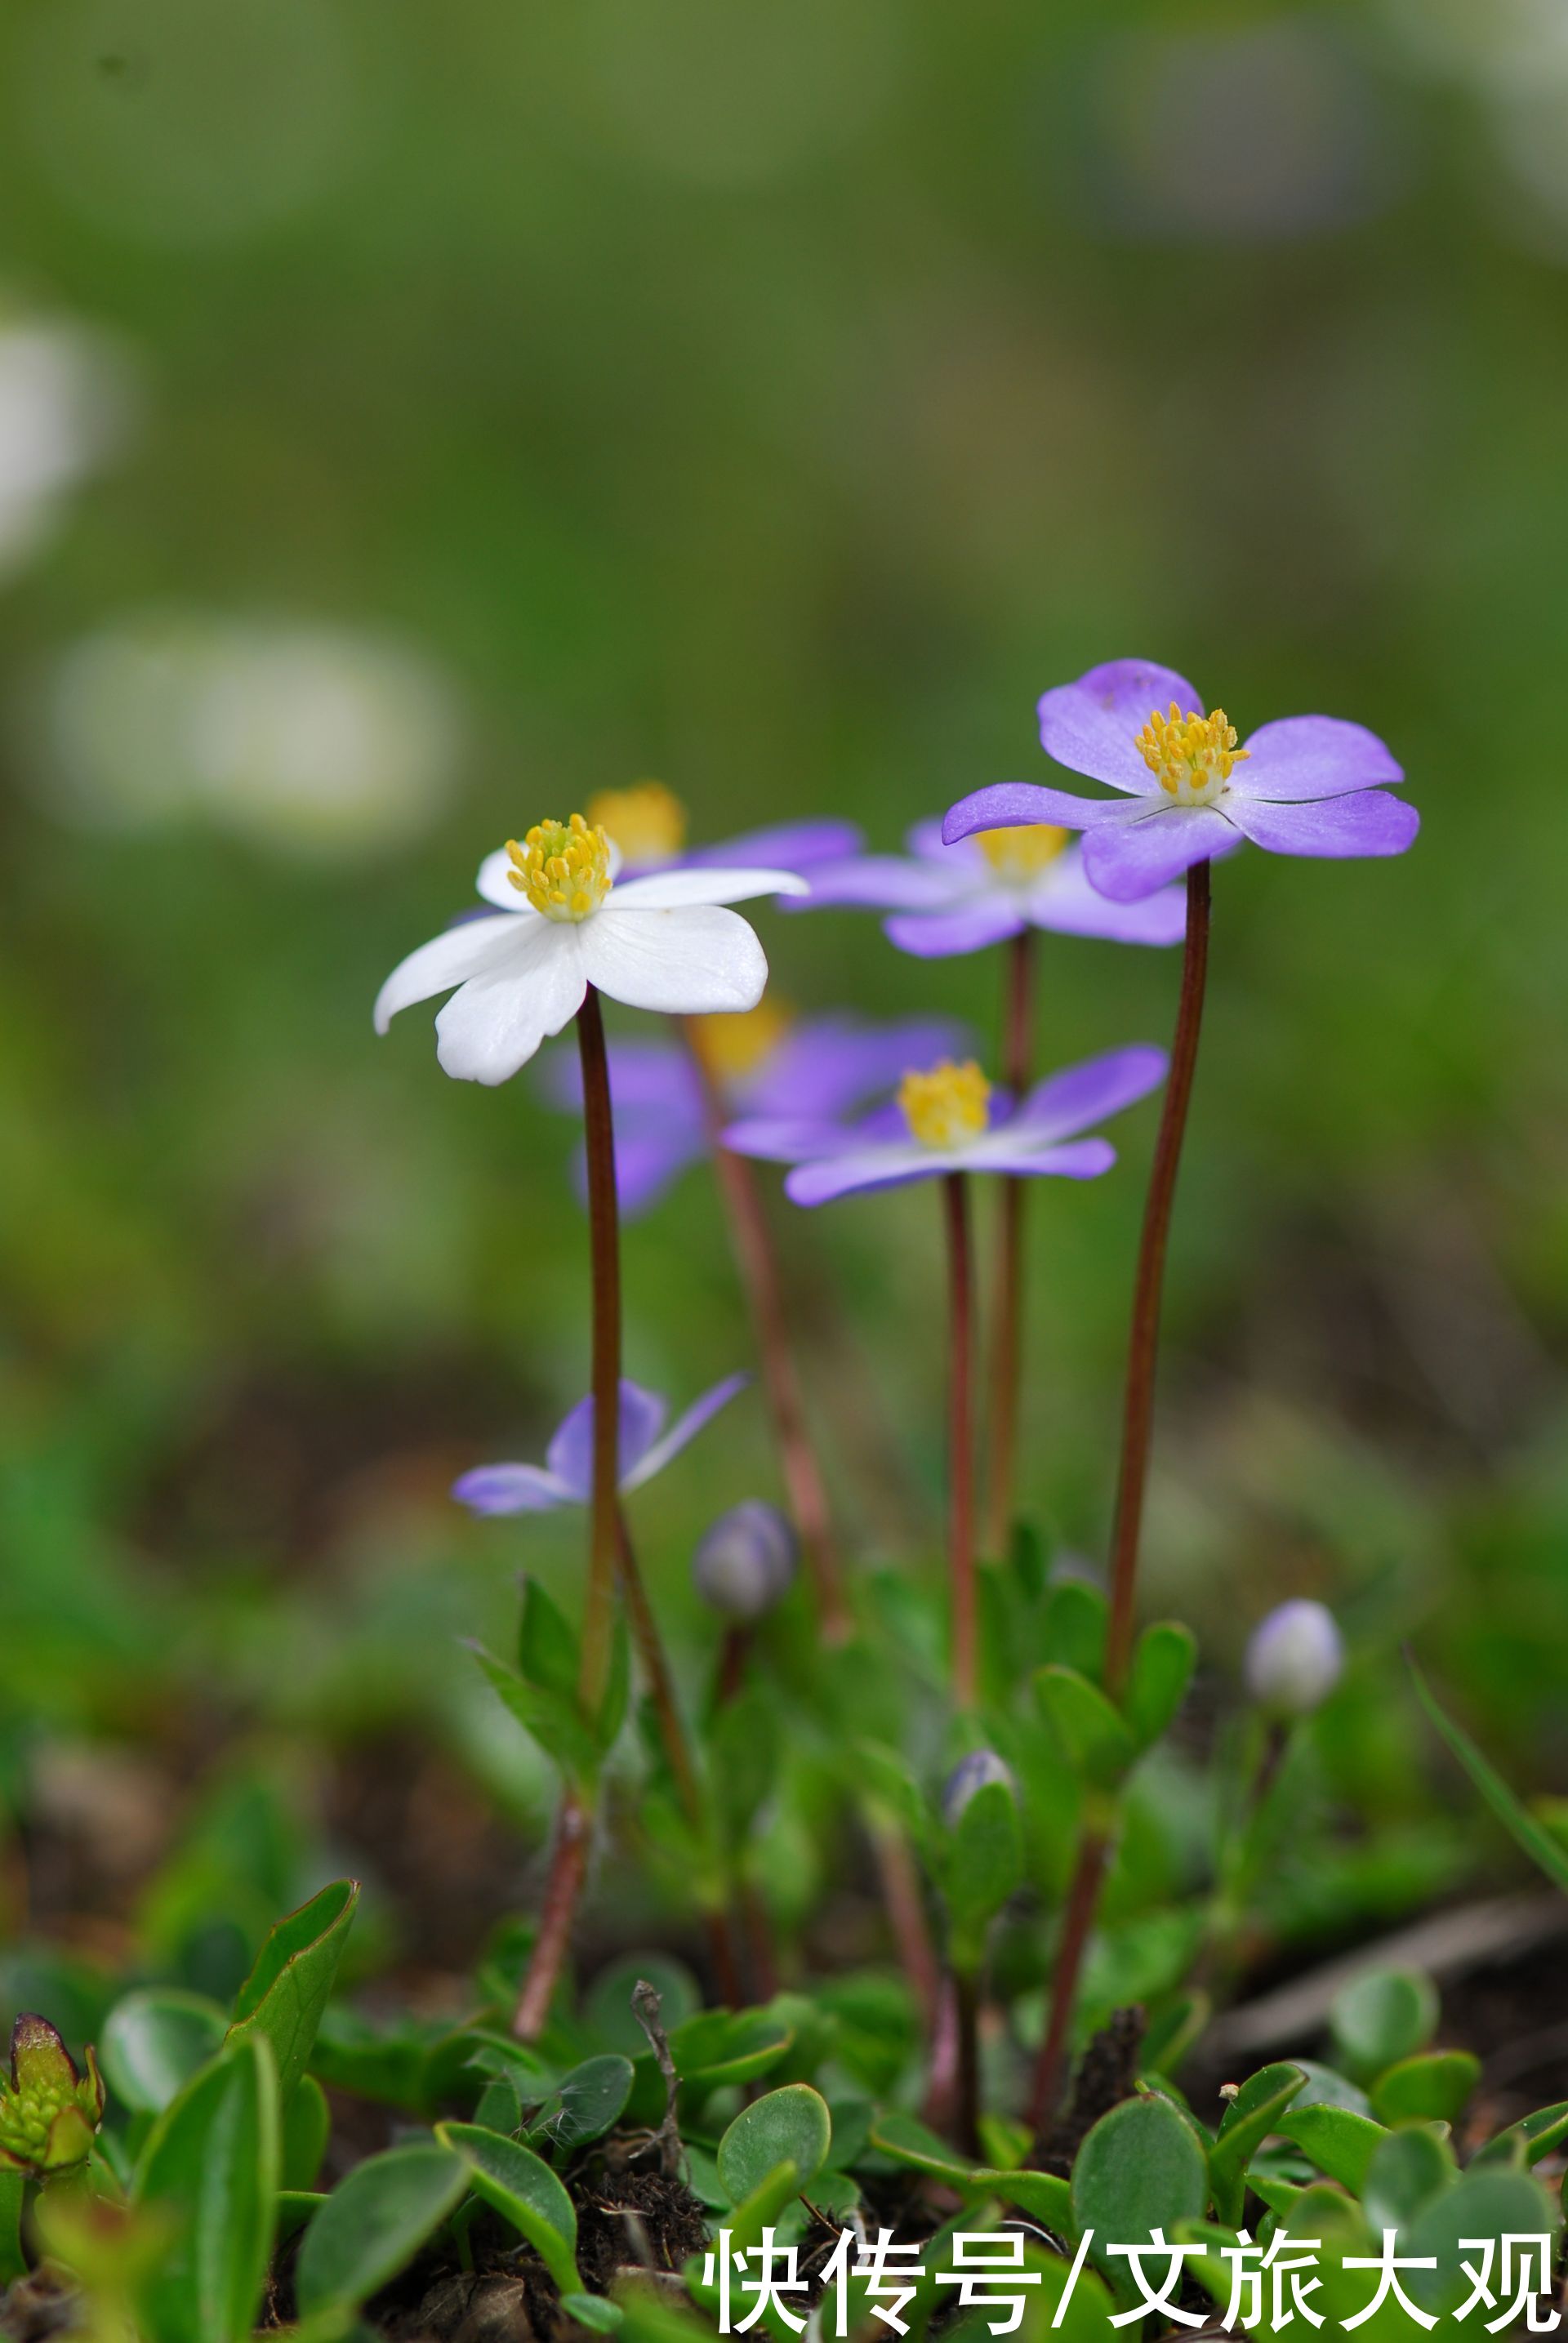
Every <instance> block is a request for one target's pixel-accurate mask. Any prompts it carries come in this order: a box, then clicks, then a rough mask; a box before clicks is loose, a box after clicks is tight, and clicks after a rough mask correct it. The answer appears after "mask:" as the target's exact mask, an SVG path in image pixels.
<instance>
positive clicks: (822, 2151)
mask: <svg viewBox="0 0 1568 2343" xmlns="http://www.w3.org/2000/svg"><path fill="white" fill-rule="evenodd" d="M832 2144H833V2120H832V2117H831V2116H830V2115H829V2111H828V2102H827V2101H826V2099H824V2098H823V2097H822V2095H821V2093H820V2092H819V2091H814V2090H813V2089H812V2088H811V2087H810V2085H809V2083H786V2084H785V2085H784V2087H783V2088H782V2089H781V2090H777V2091H768V2092H765V2093H764V2094H763V2096H762V2097H761V2098H759V2099H753V2101H752V2102H751V2105H750V2106H749V2107H742V2109H741V2111H740V2113H739V2115H738V2116H737V2117H736V2118H735V2120H734V2122H733V2123H732V2124H730V2125H729V2128H728V2129H727V2130H726V2132H725V2134H724V2137H723V2138H722V2139H721V2140H720V2141H719V2179H720V2180H721V2181H722V2182H723V2184H724V2186H725V2187H726V2188H727V2189H728V2191H729V2197H730V2201H731V2202H732V2203H734V2204H737V2205H739V2204H740V2203H741V2202H742V2201H743V2200H744V2199H745V2198H746V2197H749V2196H750V2195H751V2194H752V2193H753V2191H754V2190H756V2189H758V2188H759V2187H761V2186H762V2185H763V2183H764V2182H765V2181H766V2180H767V2178H768V2176H769V2173H770V2172H773V2171H776V2170H777V2169H778V2167H779V2166H780V2165H782V2164H786V2163H789V2164H792V2165H793V2166H794V2167H795V2170H796V2172H797V2173H798V2174H799V2184H798V2185H799V2187H800V2188H801V2189H803V2190H804V2189H809V2187H810V2186H811V2183H812V2182H813V2180H815V2178H816V2177H817V2175H818V2173H819V2171H820V2170H821V2168H822V2167H823V2166H824V2165H825V2164H826V2163H827V2161H828V2157H829V2154H830V2152H831V2149H832Z"/></svg>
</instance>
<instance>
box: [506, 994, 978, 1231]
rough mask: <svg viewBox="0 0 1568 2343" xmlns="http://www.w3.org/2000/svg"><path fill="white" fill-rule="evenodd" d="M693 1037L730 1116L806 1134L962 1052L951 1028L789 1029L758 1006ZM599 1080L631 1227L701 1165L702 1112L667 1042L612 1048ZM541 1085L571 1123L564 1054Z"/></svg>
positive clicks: (853, 1022) (921, 1020) (573, 1082)
mask: <svg viewBox="0 0 1568 2343" xmlns="http://www.w3.org/2000/svg"><path fill="white" fill-rule="evenodd" d="M693 1026H694V1030H695V1033H696V1037H697V1041H698V1046H699V1048H701V1049H704V1050H706V1051H708V1052H709V1065H710V1067H711V1068H712V1071H713V1072H714V1074H715V1075H716V1077H717V1079H718V1081H719V1085H720V1087H721V1089H722V1091H723V1094H724V1097H725V1100H726V1102H727V1104H728V1105H729V1108H730V1110H731V1111H735V1112H744V1113H746V1114H748V1115H749V1116H757V1117H762V1118H764V1119H766V1120H768V1121H785V1122H788V1123H789V1124H791V1125H796V1124H809V1125H810V1126H811V1127H812V1128H813V1129H816V1128H817V1127H818V1126H819V1125H821V1124H824V1123H829V1124H831V1123H835V1122H838V1121H839V1120H840V1119H841V1118H842V1117H843V1116H844V1115H846V1114H849V1113H851V1112H853V1111H855V1110H856V1109H857V1108H859V1107H862V1106H865V1105H866V1104H867V1103H868V1102H869V1101H870V1100H872V1099H874V1098H876V1097H877V1096H878V1095H879V1093H883V1092H886V1091H890V1090H892V1089H893V1088H894V1087H895V1086H896V1084H897V1083H898V1081H899V1080H900V1076H901V1075H903V1074H904V1073H905V1072H906V1071H908V1069H909V1068H910V1067H911V1066H916V1067H920V1066H930V1065H934V1064H935V1062H936V1061H937V1060H938V1059H939V1058H940V1057H942V1056H943V1055H944V1054H945V1055H951V1054H952V1052H953V1051H957V1050H961V1049H962V1048H964V1047H965V1045H966V1041H967V1036H966V1034H965V1032H964V1030H963V1028H962V1027H961V1026H960V1025H959V1024H958V1023H956V1022H955V1021H953V1020H952V1019H950V1018H940V1017H917V1018H904V1019H901V1020H900V1021H898V1022H896V1023H893V1024H888V1025H877V1024H871V1023H869V1022H868V1021H866V1020H864V1019H861V1018H856V1017H809V1018H803V1019H802V1020H801V1021H800V1022H799V1024H791V1023H789V1021H788V1020H787V1019H786V1017H785V1016H784V1015H783V1013H782V1012H781V1011H779V1009H778V1008H777V1007H776V1006H775V1005H774V1004H773V1003H772V1002H771V1001H763V1002H762V1004H761V1005H760V1007H759V1008H757V1009H754V1010H752V1011H749V1012H742V1013H741V1014H740V1015H739V1016H733V1017H724V1018H718V1017H715V1018H711V1019H709V1018H697V1019H694V1020H693ZM609 1079H610V1093H611V1096H612V1098H613V1099H614V1101H615V1168H616V1182H617V1185H618V1189H619V1192H620V1203H621V1210H622V1211H623V1212H625V1213H626V1214H627V1215H628V1217H632V1216H635V1215H636V1214H637V1213H638V1212H647V1211H648V1209H649V1208H650V1207H651V1206H652V1205H653V1204H655V1203H657V1202H658V1199H659V1198H660V1197H661V1196H662V1195H663V1194H664V1193H665V1192H666V1190H667V1189H668V1187H669V1186H670V1184H671V1183H672V1182H674V1181H675V1180H677V1179H678V1177H679V1176H680V1174H681V1172H684V1171H686V1170H687V1169H688V1167H689V1165H691V1164H693V1163H697V1162H699V1161H701V1160H702V1158H703V1157H704V1156H705V1155H706V1154H707V1153H708V1151H709V1142H708V1126H707V1111H706V1102H705V1101H704V1098H703V1091H702V1081H701V1077H700V1075H699V1072H698V1070H697V1068H696V1066H695V1065H694V1064H693V1063H692V1060H691V1052H690V1051H689V1050H686V1049H683V1048H681V1047H680V1045H679V1044H678V1043H676V1042H671V1041H612V1042H611V1043H610V1045H609ZM544 1083H545V1095H546V1096H547V1098H548V1100H549V1101H550V1103H551V1104H552V1105H554V1106H558V1107H560V1108H562V1109H564V1110H565V1111H567V1112H568V1113H577V1114H580V1113H581V1112H582V1073H581V1070H580V1068H579V1067H578V1061H577V1056H576V1053H575V1052H571V1053H568V1052H567V1051H560V1052H559V1053H558V1055H557V1056H555V1057H553V1058H551V1059H549V1060H548V1061H547V1062H546V1066H545V1070H544ZM581 1184H582V1182H581V1174H580V1167H579V1175H578V1187H579V1190H580V1187H581Z"/></svg>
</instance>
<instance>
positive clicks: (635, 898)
mask: <svg viewBox="0 0 1568 2343" xmlns="http://www.w3.org/2000/svg"><path fill="white" fill-rule="evenodd" d="M810 892H811V888H810V882H809V880H805V879H801V878H798V877H797V876H796V874H795V872H794V871H793V870H704V869H702V867H701V866H700V864H699V865H698V866H696V867H695V868H693V869H692V870H650V871H649V873H648V877H647V878H646V879H628V880H627V882H626V884H625V886H624V887H618V888H617V889H616V891H615V893H614V895H613V896H612V898H611V899H610V900H611V904H612V906H618V907H619V908H620V909H621V910H627V911H629V910H634V909H635V910H639V911H676V910H685V909H687V908H688V906H691V905H696V904H700V903H749V901H750V900H751V899H752V897H753V896H755V895H809V893H810Z"/></svg>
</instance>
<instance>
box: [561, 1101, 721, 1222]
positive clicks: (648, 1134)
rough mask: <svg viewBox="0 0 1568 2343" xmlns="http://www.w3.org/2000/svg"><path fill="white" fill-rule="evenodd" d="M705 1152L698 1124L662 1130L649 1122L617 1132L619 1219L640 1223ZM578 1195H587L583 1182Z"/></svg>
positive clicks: (705, 1141)
mask: <svg viewBox="0 0 1568 2343" xmlns="http://www.w3.org/2000/svg"><path fill="white" fill-rule="evenodd" d="M707 1152H708V1138H707V1133H706V1132H705V1131H704V1130H703V1128H702V1126H701V1124H700V1123H678V1122H674V1121H671V1122H668V1123H667V1124H665V1125H664V1126H663V1127H662V1128H659V1127H658V1126H656V1125H654V1124H653V1123H648V1124H647V1125H643V1126H639V1127H638V1128H637V1129H635V1130H631V1131H628V1130H626V1129H624V1128H621V1129H618V1131H617V1132H616V1134H615V1184H616V1194H617V1197H618V1202H619V1204H620V1212H621V1218H622V1219H623V1220H627V1221H635V1220H639V1219H640V1218H641V1216H642V1214H643V1213H644V1212H651V1211H652V1209H653V1207H654V1205H655V1204H657V1203H658V1201H659V1199H660V1198H661V1197H662V1196H663V1195H664V1194H665V1193H666V1192H667V1191H668V1189H669V1188H670V1187H671V1186H673V1184H674V1182H676V1181H677V1180H678V1179H679V1177H680V1175H681V1173H682V1172H687V1171H689V1170H690V1168H691V1166H692V1164H694V1163H700V1162H701V1161H702V1159H703V1157H704V1156H705V1155H706V1154H707ZM579 1193H581V1194H583V1195H585V1196H586V1194H587V1182H586V1179H584V1180H583V1181H581V1182H579Z"/></svg>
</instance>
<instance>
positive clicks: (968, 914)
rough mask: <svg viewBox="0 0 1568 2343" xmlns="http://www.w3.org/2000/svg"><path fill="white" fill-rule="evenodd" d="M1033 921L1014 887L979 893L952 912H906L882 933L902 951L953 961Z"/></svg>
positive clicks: (1018, 931) (1017, 932) (1002, 939)
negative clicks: (1030, 919)
mask: <svg viewBox="0 0 1568 2343" xmlns="http://www.w3.org/2000/svg"><path fill="white" fill-rule="evenodd" d="M1028 924H1029V922H1028V920H1026V919H1025V917H1024V915H1023V912H1022V910H1020V907H1019V900H1018V897H1017V896H1016V895H1015V894H1014V893H1013V892H1012V891H1011V890H1005V889H998V890H997V891H996V892H995V893H994V894H990V895H976V896H975V897H974V898H973V900H971V901H970V902H968V903H965V904H964V905H963V906H962V907H961V908H960V909H959V910H952V911H909V912H902V913H900V914H899V915H897V916H896V917H895V918H893V919H890V920H883V922H882V933H883V934H884V935H885V936H886V937H887V939H888V941H889V942H890V943H892V944H897V946H898V948H899V950H900V951H906V952H913V953H914V955H915V956H916V958H917V959H919V960H950V959H952V958H953V956H954V955H955V954H956V953H959V952H972V951H983V950H985V948H986V946H987V945H988V944H1000V943H1005V942H1006V940H1007V939H1008V938H1009V937H1010V936H1017V935H1021V934H1022V932H1023V930H1024V929H1025V928H1026V927H1027V926H1028Z"/></svg>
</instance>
